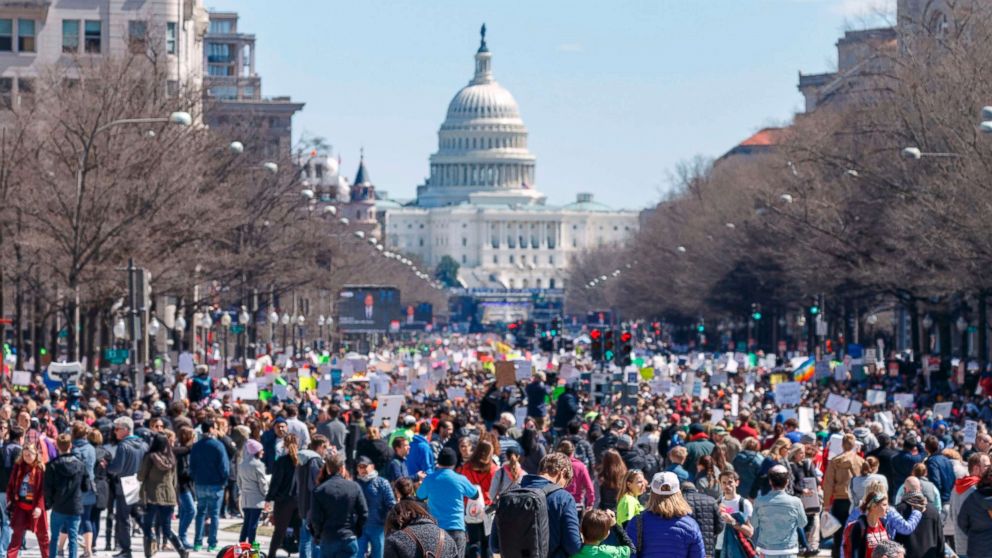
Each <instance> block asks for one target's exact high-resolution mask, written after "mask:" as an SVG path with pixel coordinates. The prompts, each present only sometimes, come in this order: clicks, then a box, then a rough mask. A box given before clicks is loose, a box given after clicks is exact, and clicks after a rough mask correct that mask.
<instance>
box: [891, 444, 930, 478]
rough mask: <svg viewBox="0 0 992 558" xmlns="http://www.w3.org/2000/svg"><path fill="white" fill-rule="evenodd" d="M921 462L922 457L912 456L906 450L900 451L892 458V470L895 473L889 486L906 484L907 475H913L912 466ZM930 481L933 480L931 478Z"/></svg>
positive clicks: (918, 455)
mask: <svg viewBox="0 0 992 558" xmlns="http://www.w3.org/2000/svg"><path fill="white" fill-rule="evenodd" d="M921 461H923V456H922V455H920V454H918V453H917V454H913V453H911V452H908V451H906V450H902V451H900V452H899V453H898V454H896V456H895V457H893V458H892V470H893V471H894V472H895V477H894V478H892V479H891V480H890V482H889V485H890V486H895V487H900V486H902V483H904V482H906V479H907V478H909V475H912V474H913V466H914V465H916V464H917V463H919V462H921ZM930 480H933V478H932V477H931V478H930Z"/></svg>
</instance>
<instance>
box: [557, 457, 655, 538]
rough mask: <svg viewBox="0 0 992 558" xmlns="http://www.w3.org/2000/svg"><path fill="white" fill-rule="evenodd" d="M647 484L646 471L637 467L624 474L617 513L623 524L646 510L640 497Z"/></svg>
mask: <svg viewBox="0 0 992 558" xmlns="http://www.w3.org/2000/svg"><path fill="white" fill-rule="evenodd" d="M573 482H574V478H573ZM646 486H647V481H646V480H645V479H644V473H642V472H641V471H638V470H636V469H635V470H628V471H627V474H626V475H624V478H623V486H622V488H621V489H620V495H619V498H618V500H617V513H616V522H617V523H619V524H620V525H621V526H626V525H627V522H628V521H630V519H631V518H633V517H634V516H636V515H637V514H639V513H641V512H642V511H644V506H642V505H641V502H640V501H639V500H638V499H639V498H640V496H641V494H644V489H645V487H646Z"/></svg>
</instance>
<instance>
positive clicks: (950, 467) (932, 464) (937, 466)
mask: <svg viewBox="0 0 992 558" xmlns="http://www.w3.org/2000/svg"><path fill="white" fill-rule="evenodd" d="M926 464H927V479H929V480H930V482H932V483H933V484H934V486H936V487H937V492H939V493H940V501H941V502H944V503H946V502H950V501H951V490H952V489H953V488H954V481H955V480H957V477H956V476H955V475H954V464H953V463H952V462H951V460H950V459H948V458H946V457H944V456H943V455H940V454H939V453H938V454H934V455H931V456H930V457H928V458H927V459H926Z"/></svg>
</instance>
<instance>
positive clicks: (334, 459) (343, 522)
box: [270, 453, 369, 558]
mask: <svg viewBox="0 0 992 558" xmlns="http://www.w3.org/2000/svg"><path fill="white" fill-rule="evenodd" d="M324 468H325V470H326V472H327V474H328V475H329V476H328V478H327V479H326V480H325V481H324V482H322V483H321V484H320V486H318V487H317V488H316V489H315V490H314V493H313V503H312V507H311V508H310V521H309V522H308V528H309V529H310V530H311V533H312V534H313V535H314V537H315V538H316V539H317V541H318V544H319V545H320V556H321V558H358V557H359V556H360V555H359V552H358V537H359V536H361V534H362V529H363V528H364V526H365V522H366V521H367V520H368V516H369V510H368V506H367V504H366V502H365V496H364V495H363V494H362V489H361V487H359V486H358V483H356V482H355V481H352V480H348V479H346V478H345V477H344V476H343V475H344V474H345V457H344V454H341V453H336V454H334V455H332V456H330V457H328V458H327V459H326V460H325V462H324ZM270 556H274V554H270Z"/></svg>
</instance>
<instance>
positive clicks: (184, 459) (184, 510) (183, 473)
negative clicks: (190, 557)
mask: <svg viewBox="0 0 992 558" xmlns="http://www.w3.org/2000/svg"><path fill="white" fill-rule="evenodd" d="M194 443H196V431H195V430H193V427H191V426H189V425H185V424H184V425H182V426H180V427H179V433H178V434H177V435H176V447H174V448H173V449H172V451H173V455H175V456H176V500H177V501H178V505H179V531H178V532H177V533H176V534H177V535H178V536H179V540H180V541H182V543H183V547H184V548H190V547H192V546H193V545H191V544H190V542H189V526H190V525H192V524H193V520H194V519H195V518H196V501H195V500H194V499H193V494H194V493H195V491H196V486H195V485H194V483H193V475H192V473H191V469H190V464H189V455H190V451H192V449H193V444H194Z"/></svg>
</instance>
